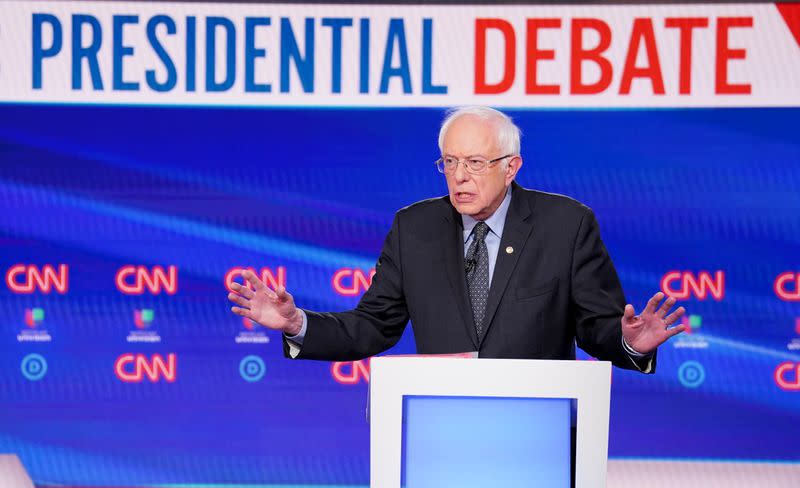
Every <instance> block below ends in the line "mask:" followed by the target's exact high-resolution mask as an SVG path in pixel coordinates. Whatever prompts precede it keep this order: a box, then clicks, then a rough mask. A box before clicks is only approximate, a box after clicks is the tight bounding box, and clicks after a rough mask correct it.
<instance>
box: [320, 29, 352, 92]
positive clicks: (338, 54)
mask: <svg viewBox="0 0 800 488" xmlns="http://www.w3.org/2000/svg"><path fill="white" fill-rule="evenodd" d="M322 25H323V26H325V27H330V28H331V57H332V59H331V91H333V93H342V28H343V27H350V26H351V25H353V19H330V18H325V19H322Z"/></svg>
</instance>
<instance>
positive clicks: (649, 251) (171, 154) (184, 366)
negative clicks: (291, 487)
mask: <svg viewBox="0 0 800 488" xmlns="http://www.w3.org/2000/svg"><path fill="white" fill-rule="evenodd" d="M509 113H510V115H512V116H513V117H514V119H515V121H516V122H517V123H518V124H519V125H520V127H521V128H522V131H523V134H524V136H523V150H522V156H523V158H524V165H523V168H522V170H521V172H520V175H519V177H518V181H519V182H520V183H521V184H522V185H523V186H526V187H529V188H536V189H541V190H545V191H551V192H558V193H564V194H566V195H569V196H572V197H574V198H577V199H578V200H580V201H582V202H584V203H586V204H587V205H589V206H591V207H592V208H593V209H594V210H595V212H596V214H597V216H598V220H599V222H600V225H601V229H602V235H603V238H604V240H605V242H606V245H607V246H608V248H609V251H610V253H611V256H612V258H613V260H614V262H615V264H616V267H617V270H618V272H619V274H620V278H621V280H622V283H623V286H624V289H625V292H626V295H627V298H628V301H630V302H631V303H633V304H634V305H635V306H636V307H637V309H639V308H641V307H642V306H643V305H644V303H645V301H646V299H647V298H649V296H650V295H652V294H653V293H654V292H656V291H658V290H659V289H660V286H661V285H660V282H661V279H662V277H663V276H664V275H665V274H666V273H667V272H669V271H672V270H680V271H690V272H693V273H699V272H700V271H702V270H706V271H709V272H711V273H712V274H713V273H714V272H715V271H717V270H721V271H723V272H724V273H725V294H724V297H723V298H722V299H721V300H715V299H713V298H710V297H707V298H706V299H702V300H701V299H698V298H696V297H693V298H690V299H688V300H685V301H684V302H683V305H684V306H686V308H687V309H688V312H689V313H690V314H692V315H694V316H695V318H694V319H693V320H694V321H695V322H694V324H695V326H699V327H696V328H695V330H693V333H692V334H691V336H690V337H688V338H685V339H687V340H689V339H690V340H691V341H694V342H691V341H690V342H686V341H684V344H683V346H684V347H676V343H675V340H673V341H672V342H670V343H667V344H665V345H664V346H662V347H661V349H660V352H659V363H658V372H657V374H656V375H655V376H644V375H639V374H636V373H632V372H627V371H621V370H615V371H614V377H613V386H612V405H611V433H610V446H609V447H610V451H609V454H610V456H611V457H625V458H643V457H644V458H670V459H675V458H680V459H696V458H703V459H707V458H710V459H724V460H771V461H783V462H785V461H798V460H800V456H799V455H798V451H797V447H796V446H797V444H796V442H797V431H798V430H797V426H798V425H800V395H799V394H798V393H797V392H796V391H786V390H785V389H783V388H780V387H779V386H778V385H777V383H776V379H775V370H776V368H777V367H778V365H779V364H781V363H783V362H786V361H791V362H798V361H800V354H798V351H796V350H792V348H791V347H790V344H791V343H792V341H793V340H794V341H797V340H798V337H800V330H796V326H795V322H796V320H797V319H796V317H800V302H797V301H787V300H781V299H780V298H779V297H778V296H776V293H775V292H774V290H773V283H774V281H775V279H776V277H777V276H778V275H779V274H781V273H783V272H787V271H791V272H800V262H798V249H800V247H799V246H798V245H800V219H799V218H798V215H800V193H798V188H800V138H798V137H797V126H796V121H797V119H798V116H800V110H798V109H713V110H712V109H688V110H677V109H670V110H518V111H509ZM442 117H443V110H441V109H335V110H334V109H246V108H197V107H174V108H173V107H125V106H54V105H15V104H10V105H2V106H0V202H2V211H1V212H0V269H2V270H3V272H4V274H6V272H7V271H8V270H9V269H11V268H12V267H13V266H14V265H15V264H18V263H23V264H29V265H36V266H39V267H43V266H44V265H46V264H51V265H53V266H57V265H58V264H66V265H68V266H69V283H68V291H67V292H66V293H58V292H55V291H52V292H51V293H42V292H35V293H32V294H21V293H16V292H14V291H13V290H12V289H11V287H10V286H8V284H6V286H2V287H0V452H15V453H18V455H19V456H20V458H21V460H22V461H23V462H24V464H25V465H26V467H27V468H28V469H29V471H30V472H31V473H32V475H33V477H34V478H35V480H36V481H37V483H40V484H47V483H68V484H75V485H93V484H95V485H96V484H99V483H103V484H112V485H126V486H133V485H152V484H170V483H174V484H177V483H214V484H232V483H275V484H278V483H286V484H292V483H309V484H330V485H337V486H338V485H348V484H360V485H365V484H367V483H368V477H369V462H368V448H369V446H368V444H369V439H368V424H367V423H366V421H365V415H364V409H365V406H366V393H367V387H366V384H365V381H358V382H357V383H356V384H353V385H347V384H340V383H339V382H337V381H335V380H334V378H333V377H332V374H331V365H330V363H322V362H311V361H294V362H293V361H288V360H285V359H283V358H282V351H281V346H280V339H279V337H278V336H277V335H276V334H273V333H271V332H269V333H267V337H268V338H269V339H270V341H269V343H266V344H265V343H255V344H253V343H237V342H236V340H235V338H236V337H237V335H239V334H243V333H249V332H250V331H249V330H248V329H247V327H245V326H244V325H243V323H242V322H241V321H240V320H239V319H238V318H237V317H235V316H234V315H233V314H231V313H230V311H229V302H228V301H227V299H226V294H227V290H226V289H225V284H224V277H225V274H226V272H227V271H228V270H230V269H231V268H233V267H236V266H253V267H255V268H257V269H260V268H261V267H264V266H266V267H270V268H273V269H276V268H277V267H278V266H284V267H285V269H286V284H287V286H288V288H289V290H290V291H291V292H292V293H293V294H294V296H295V299H296V301H297V303H298V304H299V305H300V306H302V307H304V308H309V309H314V310H344V309H348V308H350V307H353V306H354V305H355V304H356V303H357V300H358V297H357V296H352V297H346V296H340V295H339V294H337V293H336V292H335V291H334V289H333V287H332V285H331V279H332V276H333V275H334V273H335V272H336V271H337V270H339V269H341V268H359V269H363V270H365V271H367V272H368V270H369V269H370V268H371V267H372V266H373V264H374V261H375V258H376V257H377V254H378V252H379V250H380V247H381V244H382V242H383V238H384V235H385V233H386V232H387V231H388V229H389V226H390V224H391V221H392V215H393V213H394V212H395V211H396V210H397V209H398V208H400V207H402V206H405V205H408V204H410V203H412V202H414V201H417V200H420V199H423V198H429V197H432V196H438V195H442V194H444V193H445V192H446V185H445V182H444V179H443V176H442V175H440V174H439V173H437V172H436V170H435V168H434V164H433V161H434V160H435V159H436V158H437V157H438V156H439V153H438V148H437V145H436V136H437V131H438V126H439V123H440V121H441V119H442ZM129 264H132V265H144V266H147V267H152V266H155V265H161V266H164V267H167V266H169V265H174V266H176V267H177V270H178V276H179V277H178V290H177V293H175V294H174V295H173V294H168V293H160V294H152V293H149V292H145V293H143V294H141V295H126V294H123V293H120V291H118V289H117V287H116V286H115V279H114V278H115V274H116V273H117V270H118V269H119V268H121V267H122V266H124V265H129ZM21 281H23V278H19V277H17V278H16V283H19V282H21ZM674 287H677V285H674ZM26 310H28V311H30V312H28V316H27V317H26ZM36 310H38V311H36ZM142 310H145V311H150V312H145V314H146V316H147V319H146V321H147V322H148V324H147V325H146V326H145V328H146V329H147V330H148V331H149V332H148V333H150V334H153V333H155V334H157V335H158V336H159V337H160V342H156V343H146V342H137V343H131V342H128V340H127V338H128V336H129V335H131V334H133V332H132V331H136V330H137V326H136V324H135V319H134V314H135V312H136V311H139V314H140V317H142V315H141V313H142ZM31 317H35V318H33V319H31ZM26 319H28V320H26ZM30 320H33V322H32V323H33V325H31V324H27V323H26V322H29V321H30ZM37 328H38V329H37ZM798 329H800V324H798ZM23 330H27V331H29V332H30V331H31V330H34V331H35V330H39V331H40V332H41V331H46V333H47V334H49V336H50V337H51V340H50V341H49V342H46V341H45V342H39V341H24V340H20V339H19V336H20V335H22V331H23ZM410 352H414V346H413V338H412V337H410V327H409V328H408V329H407V331H406V335H405V336H404V338H403V340H402V341H401V343H400V344H398V345H397V346H396V347H395V348H393V349H392V350H391V351H389V353H410ZM125 353H133V354H139V353H143V354H145V355H146V356H147V357H148V358H149V357H150V355H151V354H154V353H158V354H161V355H162V356H163V357H164V358H165V360H166V357H167V355H168V354H170V353H172V354H175V355H176V356H175V357H176V361H177V368H176V375H175V380H174V381H173V382H170V381H166V380H164V379H163V378H162V380H161V381H155V382H150V381H147V380H145V381H142V382H140V383H129V382H123V381H120V379H119V378H118V376H117V375H116V374H115V367H114V365H115V361H116V360H117V358H119V357H120V355H123V354H125ZM31 354H38V355H39V356H29V355H31ZM247 356H257V357H258V358H260V359H261V361H262V362H263V364H262V363H261V362H259V361H258V359H252V358H251V359H250V360H249V361H250V363H247V361H245V364H243V363H242V360H243V358H245V357H247ZM583 357H585V355H584V356H583ZM26 358H27V359H26ZM31 362H33V366H32V365H31V364H32V363H31ZM45 363H46V367H47V369H46V371H44V370H43V368H44V364H45ZM240 366H242V369H241V371H240ZM132 368H133V366H130V365H129V366H127V369H128V370H132ZM248 368H254V369H248ZM345 370H346V371H349V370H348V369H347V367H345ZM43 371H44V372H43ZM254 371H255V372H256V374H255V376H254V375H253V372H254ZM262 373H263V377H262V376H261V374H262ZM259 377H260V378H259ZM37 378H38V379H37ZM785 378H786V379H787V380H793V378H794V377H793V376H792V373H791V372H789V373H786V375H785ZM250 380H252V381H250Z"/></svg>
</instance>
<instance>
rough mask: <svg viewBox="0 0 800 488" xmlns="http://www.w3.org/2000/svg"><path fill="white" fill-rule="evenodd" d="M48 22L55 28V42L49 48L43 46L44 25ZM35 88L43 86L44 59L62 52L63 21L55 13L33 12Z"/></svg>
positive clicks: (39, 88) (38, 88)
mask: <svg viewBox="0 0 800 488" xmlns="http://www.w3.org/2000/svg"><path fill="white" fill-rule="evenodd" d="M45 23H48V24H50V27H51V28H52V29H53V43H52V44H51V45H50V47H48V48H46V49H45V48H43V47H42V26H43V25H44V24H45ZM32 30H33V53H32V59H33V89H34V90H41V88H42V60H43V59H44V58H51V57H53V56H55V55H56V54H58V53H59V52H61V44H62V39H61V33H62V31H61V22H59V21H58V18H56V16H55V15H50V14H33V28H32Z"/></svg>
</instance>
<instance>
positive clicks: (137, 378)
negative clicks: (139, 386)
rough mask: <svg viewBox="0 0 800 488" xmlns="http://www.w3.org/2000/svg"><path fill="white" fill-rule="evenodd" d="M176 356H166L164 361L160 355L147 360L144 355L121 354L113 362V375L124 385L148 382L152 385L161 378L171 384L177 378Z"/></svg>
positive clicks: (171, 354) (172, 354)
mask: <svg viewBox="0 0 800 488" xmlns="http://www.w3.org/2000/svg"><path fill="white" fill-rule="evenodd" d="M177 367H178V356H177V355H176V354H175V353H169V354H167V358H166V360H165V359H164V357H163V356H162V355H160V354H153V356H152V357H150V358H148V357H147V356H145V355H144V354H133V353H127V354H123V355H121V356H120V357H118V358H117V360H116V361H115V362H114V373H115V374H116V375H117V378H119V379H120V380H121V381H124V382H125V383H141V382H142V381H144V380H149V381H150V382H152V383H156V382H158V381H160V380H161V379H162V378H163V379H164V380H165V381H167V382H169V383H173V382H174V381H175V378H176V377H177V374H178V371H177Z"/></svg>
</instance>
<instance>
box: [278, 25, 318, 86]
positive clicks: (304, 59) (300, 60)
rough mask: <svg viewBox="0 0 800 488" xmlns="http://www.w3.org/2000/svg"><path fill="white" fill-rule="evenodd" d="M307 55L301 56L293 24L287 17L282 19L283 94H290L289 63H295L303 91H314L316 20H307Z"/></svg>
mask: <svg viewBox="0 0 800 488" xmlns="http://www.w3.org/2000/svg"><path fill="white" fill-rule="evenodd" d="M305 24H306V25H305V30H306V39H305V55H303V56H300V48H299V47H298V46H297V39H296V38H295V36H294V32H293V31H292V24H291V22H289V19H288V18H286V17H281V92H282V93H288V92H289V89H290V83H289V62H290V61H292V60H293V61H294V65H295V67H296V68H297V75H298V76H299V77H300V83H301V84H302V85H303V91H304V92H306V93H311V92H313V91H314V19H312V18H306V21H305Z"/></svg>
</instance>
